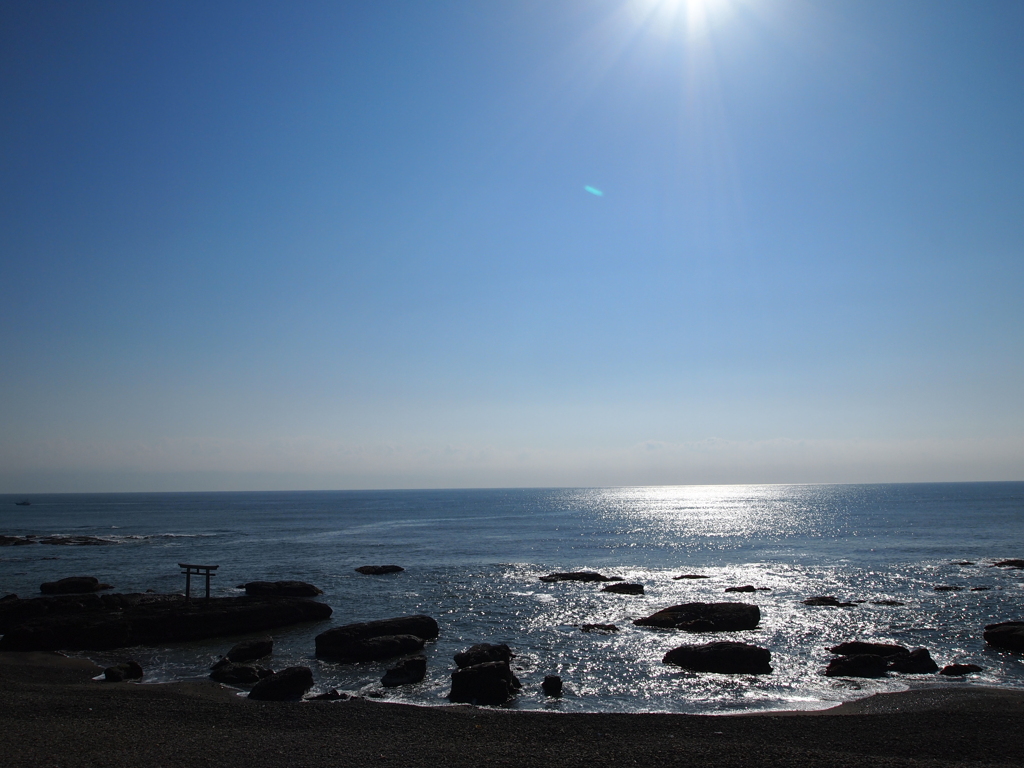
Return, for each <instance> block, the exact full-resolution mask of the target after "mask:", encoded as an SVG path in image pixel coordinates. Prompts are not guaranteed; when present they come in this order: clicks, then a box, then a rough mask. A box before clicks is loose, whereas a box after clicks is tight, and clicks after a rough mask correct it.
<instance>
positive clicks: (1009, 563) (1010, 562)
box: [993, 559, 1024, 568]
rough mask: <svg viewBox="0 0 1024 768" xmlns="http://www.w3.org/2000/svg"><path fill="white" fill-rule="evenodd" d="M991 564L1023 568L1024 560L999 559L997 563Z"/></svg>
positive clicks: (999, 566) (998, 566) (1001, 566)
mask: <svg viewBox="0 0 1024 768" xmlns="http://www.w3.org/2000/svg"><path fill="white" fill-rule="evenodd" d="M993 565H994V566H996V567H997V568H1024V560H1019V559H1011V560H1000V561H999V562H998V563H993Z"/></svg>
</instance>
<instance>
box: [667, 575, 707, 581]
mask: <svg viewBox="0 0 1024 768" xmlns="http://www.w3.org/2000/svg"><path fill="white" fill-rule="evenodd" d="M710 578H711V577H710V576H705V575H704V574H702V573H684V574H683V575H682V576H673V577H672V580H673V581H679V580H680V579H710Z"/></svg>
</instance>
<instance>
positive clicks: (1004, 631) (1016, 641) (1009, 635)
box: [985, 621, 1024, 653]
mask: <svg viewBox="0 0 1024 768" xmlns="http://www.w3.org/2000/svg"><path fill="white" fill-rule="evenodd" d="M985 642H986V643H988V644H989V645H991V646H994V647H995V648H1002V649H1003V650H1006V651H1016V652H1017V653H1024V621H1003V622H1000V623H999V624H988V625H986V627H985Z"/></svg>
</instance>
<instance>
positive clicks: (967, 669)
mask: <svg viewBox="0 0 1024 768" xmlns="http://www.w3.org/2000/svg"><path fill="white" fill-rule="evenodd" d="M983 669H984V667H979V666H978V665H977V664H947V665H946V666H944V667H943V668H942V669H940V670H939V674H940V675H946V676H947V677H962V676H963V675H972V674H974V673H975V672H981V671H982V670H983Z"/></svg>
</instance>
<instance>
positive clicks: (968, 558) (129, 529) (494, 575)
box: [0, 483, 1024, 713]
mask: <svg viewBox="0 0 1024 768" xmlns="http://www.w3.org/2000/svg"><path fill="white" fill-rule="evenodd" d="M28 498H29V499H30V500H31V506H15V504H14V502H15V501H19V500H22V497H14V496H0V533H3V534H8V535H26V534H37V535H58V536H81V535H88V536H95V537H100V538H103V539H106V540H109V541H111V542H114V543H113V544H111V545H108V546H53V545H42V544H34V545H28V546H17V547H4V548H2V549H0V594H7V593H16V594H18V595H19V596H21V597H32V596H36V595H38V593H39V584H40V583H41V582H43V581H52V580H55V579H58V578H63V577H65V576H78V575H89V576H96V577H97V578H99V579H100V580H101V581H104V582H108V583H110V584H112V585H114V588H115V591H118V592H144V591H146V590H148V589H152V590H155V591H157V592H182V591H183V589H184V580H185V577H184V576H183V575H181V573H180V569H179V568H178V566H177V564H178V563H186V562H187V563H200V564H216V565H219V566H220V567H219V569H218V570H217V571H216V576H215V578H214V579H213V585H212V592H213V594H214V595H215V596H225V595H238V594H242V592H241V590H239V589H238V585H240V584H243V583H245V582H247V581H255V580H271V581H274V580H279V579H298V580H303V581H308V582H312V583H313V584H315V585H317V586H318V587H320V588H321V589H323V591H324V594H323V596H322V598H320V599H321V600H323V601H324V602H326V603H328V604H329V605H330V606H331V607H332V608H333V609H334V615H333V617H332V618H331V619H330V620H329V621H326V622H320V623H316V624H307V625H301V626H296V627H288V628H282V629H279V630H276V631H274V632H273V633H272V634H273V635H274V638H275V650H274V655H273V657H272V666H273V667H275V668H283V667H286V666H292V665H299V664H301V665H306V666H309V667H311V668H312V669H313V673H314V677H315V680H316V688H315V690H316V691H317V692H320V691H327V690H330V689H335V688H336V689H339V690H341V691H344V692H348V693H350V694H358V695H364V696H373V697H380V698H383V699H386V700H394V701H402V702H407V703H414V704H421V705H444V704H446V703H447V698H446V696H447V693H448V690H449V688H450V682H451V671H452V669H453V668H454V664H453V661H452V656H453V655H454V654H455V653H456V652H458V651H460V650H464V649H465V648H467V647H468V646H470V645H472V644H474V643H479V642H491V643H507V644H508V645H509V646H511V647H512V649H513V651H514V652H515V654H516V657H515V659H514V661H513V666H514V669H515V671H516V674H517V675H518V677H519V679H520V680H521V681H522V683H523V690H522V692H521V694H520V695H519V696H518V697H517V699H516V701H515V702H514V703H513V704H512V705H511V706H513V707H516V708H520V709H549V710H558V711H589V712H597V711H606V712H607V711H614V712H701V713H730V712H748V711H769V710H792V709H820V708H825V707H829V706H833V705H835V704H836V703H839V702H842V701H846V700H850V699H855V698H860V697H863V696H866V695H869V694H872V693H876V692H883V691H895V690H904V689H906V688H907V687H912V686H916V685H922V684H932V685H934V684H943V685H972V684H986V685H996V686H1004V687H1014V688H1024V657H1022V656H1018V655H1014V654H1009V653H1005V652H1001V651H997V650H995V649H991V648H988V647H986V645H985V643H984V641H983V639H982V629H983V627H984V625H985V624H988V623H992V622H996V621H1006V620H1019V619H1024V608H1022V605H1021V601H1022V598H1024V571H1018V570H1013V569H1006V568H998V567H993V566H992V563H993V562H995V561H997V560H1000V559H1006V558H1020V557H1024V483H943V484H899V485H757V486H702V487H697V486H679V487H641V488H586V489H511V490H430V491H365V492H359V491H324V492H279V493H270V492H260V493H161V494H54V495H46V494H38V495H32V496H31V497H28ZM381 564H397V565H400V566H402V567H404V568H405V570H404V571H403V572H402V573H399V574H394V575H388V576H365V575H362V574H359V573H357V572H356V571H355V570H354V569H355V568H356V567H357V566H361V565H381ZM574 570H596V571H600V572H601V573H604V574H606V575H608V576H620V577H623V578H624V579H625V580H627V581H629V582H637V583H641V584H643V585H644V589H645V594H643V595H638V596H626V595H617V594H611V593H607V592H603V591H602V588H601V587H602V585H600V584H589V583H570V582H563V583H545V582H542V581H540V578H539V577H540V576H542V575H544V574H546V573H549V572H552V571H574ZM688 573H690V574H701V575H706V576H709V577H710V578H707V579H681V580H676V579H674V578H673V577H675V576H679V575H683V574H688ZM197 582H198V583H197ZM747 584H750V585H753V586H755V587H759V588H767V589H762V590H760V591H757V592H754V593H750V594H734V593H726V592H725V589H726V588H727V587H730V586H742V585H747ZM937 586H948V587H958V588H959V589H958V590H949V591H937V590H936V589H935V587H937ZM981 587H985V588H987V589H984V590H978V591H972V588H981ZM202 588H203V585H202V580H201V579H199V580H194V581H193V591H194V593H195V591H197V589H198V591H201V590H202ZM815 595H833V596H835V597H837V598H839V599H840V600H844V601H853V600H861V601H865V602H861V603H858V605H857V607H853V608H827V607H810V606H806V605H804V604H803V602H802V601H803V600H804V599H805V598H808V597H812V596H815ZM726 600H735V601H741V602H750V603H755V604H756V605H758V606H759V607H760V609H761V614H762V619H761V624H760V626H759V627H758V628H757V629H755V630H752V631H746V632H735V633H720V634H702V635H695V634H687V633H684V632H679V631H673V630H656V629H650V628H643V627H637V626H634V625H633V624H632V620H633V619H637V618H640V617H642V616H647V615H649V614H651V613H653V612H655V611H656V610H659V609H661V608H665V607H667V606H670V605H675V604H678V603H686V602H697V601H700V602H720V601H726ZM877 601H896V602H899V603H903V605H889V606H887V605H876V604H874V603H875V602H877ZM416 613H425V614H428V615H430V616H433V617H434V618H435V619H437V621H438V623H439V625H440V628H441V635H440V637H439V638H438V640H437V641H436V642H431V643H428V644H427V648H426V655H427V659H428V672H427V678H426V680H424V682H422V683H420V684H418V685H413V686H406V687H402V688H395V689H385V688H383V687H382V686H381V685H380V678H381V676H382V675H383V673H384V672H385V671H386V669H387V668H388V667H389V666H390V664H389V663H388V662H380V663H365V664H350V665H345V664H337V663H334V662H329V661H322V660H318V659H316V658H315V657H314V638H315V636H316V635H317V634H319V633H320V632H323V631H324V630H326V629H328V628H329V627H331V626H336V625H341V624H347V623H351V622H357V621H369V620H373V619H382V618H388V617H392V616H400V615H405V614H416ZM584 623H606V624H615V625H616V626H617V627H618V628H619V631H618V632H615V633H610V634H599V633H585V632H583V631H581V629H580V625H581V624H584ZM236 639H237V638H218V639H213V640H207V641H203V642H196V643H187V644H168V645H166V646H161V647H141V648H131V649H122V650H119V651H116V652H110V653H87V654H83V655H86V656H89V657H90V658H93V659H95V660H97V661H98V662H99V663H101V664H103V663H108V662H113V661H115V660H121V659H125V658H134V659H137V660H138V661H140V662H141V663H142V665H143V666H144V667H145V669H146V680H147V681H148V682H164V681H170V680H188V679H197V678H203V677H205V676H206V675H207V674H208V672H209V666H210V664H211V663H212V662H213V661H214V660H216V659H217V658H219V656H220V655H221V654H223V653H224V652H225V651H226V650H227V649H228V648H229V647H230V646H231V645H232V644H233V643H234V642H235V640H236ZM722 639H729V640H742V641H743V642H747V643H752V644H754V645H758V646H762V647H765V648H768V649H769V650H770V651H771V653H772V666H773V668H774V671H773V672H772V674H770V675H719V674H705V673H693V672H688V671H685V670H681V669H679V668H677V667H673V666H669V665H665V664H663V663H662V657H663V656H664V654H665V652H666V651H668V650H669V649H671V648H674V647H676V646H678V645H681V644H684V643H701V642H708V641H712V640H722ZM846 640H875V641H885V642H895V643H899V644H901V645H905V646H908V647H911V648H916V647H926V648H928V649H929V650H930V652H931V654H932V656H933V657H934V658H935V660H936V661H937V662H938V664H939V665H940V666H941V665H945V664H950V663H954V662H970V663H975V664H979V665H981V666H982V667H984V670H983V671H982V672H981V673H979V674H977V675H974V676H972V677H970V678H967V679H966V680H953V679H948V678H941V677H939V676H937V675H923V676H922V675H897V674H893V675H891V676H890V677H887V678H883V679H879V680H867V679H861V680H852V679H841V678H829V677H825V676H824V674H823V671H824V668H825V666H826V665H827V663H828V661H829V659H830V658H831V654H830V653H829V652H828V650H827V648H828V647H829V646H832V645H835V644H837V643H839V642H842V641H846ZM548 674H557V675H560V676H561V677H562V679H563V681H564V683H565V694H564V695H563V696H562V698H560V699H551V698H548V697H546V696H544V695H543V694H542V693H541V691H540V683H541V681H542V680H543V678H544V676H545V675H548ZM923 681H927V682H926V683H925V682H923Z"/></svg>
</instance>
